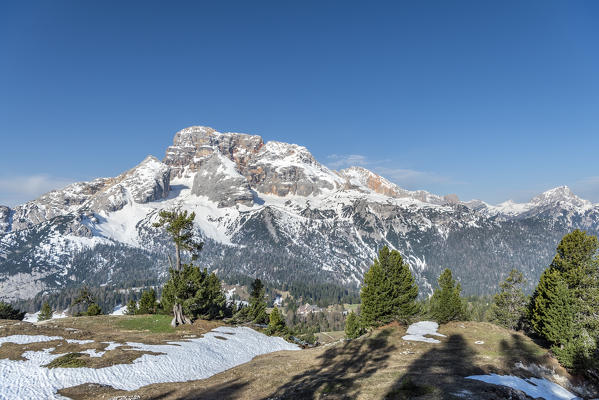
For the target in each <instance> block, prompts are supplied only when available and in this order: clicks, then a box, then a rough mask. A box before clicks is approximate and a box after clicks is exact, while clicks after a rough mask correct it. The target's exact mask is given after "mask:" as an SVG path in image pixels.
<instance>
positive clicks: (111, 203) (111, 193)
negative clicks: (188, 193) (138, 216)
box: [85, 156, 170, 212]
mask: <svg viewBox="0 0 599 400" xmlns="http://www.w3.org/2000/svg"><path fill="white" fill-rule="evenodd" d="M110 183H111V185H110V186H109V187H107V188H106V189H104V190H102V191H101V192H99V193H96V194H95V195H94V196H93V197H92V198H91V199H90V200H89V201H88V202H87V203H86V204H85V208H86V209H88V210H91V211H94V212H97V211H104V212H111V211H118V210H120V209H122V208H123V207H124V206H125V205H126V204H128V203H130V202H131V201H133V202H135V203H138V204H144V203H147V202H150V201H155V200H160V199H164V198H166V197H167V196H168V193H169V190H170V168H169V167H168V166H167V165H166V164H163V163H161V162H160V160H158V159H157V158H156V157H154V156H148V157H146V159H145V160H143V161H142V162H141V163H140V164H139V165H138V166H136V167H135V168H132V169H130V170H129V171H127V172H125V173H124V174H121V175H119V176H118V177H116V178H113V180H112V181H111V182H110Z"/></svg>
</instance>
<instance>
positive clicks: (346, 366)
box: [269, 330, 395, 399]
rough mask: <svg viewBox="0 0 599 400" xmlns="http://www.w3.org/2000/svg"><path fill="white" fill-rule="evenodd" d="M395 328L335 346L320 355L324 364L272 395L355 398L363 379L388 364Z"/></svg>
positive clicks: (279, 396)
mask: <svg viewBox="0 0 599 400" xmlns="http://www.w3.org/2000/svg"><path fill="white" fill-rule="evenodd" d="M390 333H391V330H383V331H381V332H379V333H378V334H377V335H376V336H374V337H371V338H368V339H364V340H353V341H348V342H345V344H344V345H343V346H342V347H332V348H330V349H328V350H327V351H325V352H324V353H323V354H322V355H321V356H319V357H318V358H319V359H320V364H319V365H318V366H317V367H314V368H312V369H309V370H307V371H305V372H303V373H301V374H298V375H295V376H294V377H293V378H291V379H290V381H289V382H288V383H286V384H284V385H283V386H281V387H279V388H278V389H277V390H276V392H275V393H273V394H272V395H271V396H269V398H270V399H316V398H318V397H321V396H322V397H325V396H326V397H327V398H334V399H353V398H355V397H357V395H358V394H359V388H360V384H359V382H358V381H359V380H360V379H363V378H367V377H369V376H371V375H372V374H374V373H375V372H376V371H377V370H379V369H384V368H385V367H386V366H387V359H388V358H389V356H390V354H391V352H393V351H394V350H395V346H393V345H390V344H389V343H388V336H389V334H390Z"/></svg>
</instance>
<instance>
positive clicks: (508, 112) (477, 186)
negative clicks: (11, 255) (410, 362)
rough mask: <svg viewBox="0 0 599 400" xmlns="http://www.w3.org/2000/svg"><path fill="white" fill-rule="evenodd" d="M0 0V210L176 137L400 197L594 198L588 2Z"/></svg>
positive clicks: (122, 164) (128, 163)
mask: <svg viewBox="0 0 599 400" xmlns="http://www.w3.org/2000/svg"><path fill="white" fill-rule="evenodd" d="M372 3H373V2H356V3H354V2H348V1H326V2H322V1H318V2H308V1H306V2H293V3H292V2H281V1H273V2H261V1H256V2H247V1H242V2H151V1H139V2H120V1H114V2H109V1H103V2H80V1H73V2H63V1H52V2H48V1H40V2H35V1H32V2H12V3H9V2H2V4H1V5H0V51H1V53H0V54H1V56H0V135H1V137H0V148H1V149H2V156H1V157H0V204H9V205H14V204H16V203H19V202H22V201H25V200H28V199H30V198H33V197H36V196H37V195H38V194H40V192H43V191H45V190H49V189H51V188H54V187H60V186H62V185H64V184H66V183H68V182H71V181H76V180H84V179H91V178H94V177H98V176H114V175H117V174H119V173H121V172H122V171H124V170H126V169H128V168H131V167H133V166H134V165H136V164H137V163H138V162H140V161H141V160H142V159H143V158H144V157H145V156H146V155H147V154H153V155H156V156H158V157H159V158H162V157H163V155H164V150H165V148H166V147H167V146H168V145H169V144H170V143H171V142H172V136H173V134H174V133H175V132H176V131H177V130H179V129H181V128H184V127H186V126H189V125H208V126H211V127H213V128H215V129H217V130H220V131H237V132H247V133H254V134H260V135H262V136H263V137H264V139H265V140H280V141H286V142H292V143H298V144H301V145H304V146H306V147H307V148H308V149H310V151H311V152H312V153H313V154H314V156H315V157H316V158H317V159H318V160H319V161H321V162H323V163H325V164H327V165H329V166H332V167H345V166H347V165H350V164H354V165H362V166H365V167H366V168H369V169H372V170H374V171H376V172H379V173H381V174H383V175H384V176H386V177H388V178H390V179H391V180H393V181H395V182H396V183H398V184H400V185H401V186H403V187H406V188H408V189H426V190H429V191H432V192H434V193H438V194H447V193H457V194H458V195H459V196H460V198H462V199H472V198H480V199H483V200H485V201H489V202H491V203H498V202H501V201H504V200H507V199H510V198H511V199H514V200H517V201H522V200H528V199H529V198H530V197H532V196H533V195H534V194H536V193H539V192H541V191H543V190H546V189H549V188H551V187H555V186H559V185H569V186H570V187H571V188H572V189H573V190H574V191H575V192H576V193H577V194H579V195H581V196H583V197H585V198H588V199H590V200H593V201H595V202H599V161H598V160H597V154H598V149H599V24H598V23H597V21H599V2H596V1H562V2H553V1H524V2H523V1H513V2H510V1H502V2H487V1H483V2H481V1H454V2H450V1H436V2H435V1H422V2H416V1H414V2H388V3H384V2H378V3H374V4H372Z"/></svg>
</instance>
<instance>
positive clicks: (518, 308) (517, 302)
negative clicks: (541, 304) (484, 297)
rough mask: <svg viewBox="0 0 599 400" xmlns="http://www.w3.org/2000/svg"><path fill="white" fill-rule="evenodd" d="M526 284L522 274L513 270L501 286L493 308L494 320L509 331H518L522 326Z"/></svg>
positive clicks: (525, 303)
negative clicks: (524, 287)
mask: <svg viewBox="0 0 599 400" xmlns="http://www.w3.org/2000/svg"><path fill="white" fill-rule="evenodd" d="M525 283H526V280H525V279H524V275H522V272H520V271H518V270H516V269H512V270H511V271H510V274H509V275H508V277H507V278H506V279H505V280H504V281H503V282H502V283H501V284H500V285H499V288H500V292H499V293H498V294H496V295H495V297H494V299H493V306H492V310H491V313H492V319H493V321H495V322H497V323H498V324H499V325H501V326H503V327H505V328H507V329H516V328H518V327H519V326H520V325H521V324H522V320H523V317H524V315H525V312H526V305H527V304H528V303H527V298H526V296H525V295H524V291H523V286H524V284H525Z"/></svg>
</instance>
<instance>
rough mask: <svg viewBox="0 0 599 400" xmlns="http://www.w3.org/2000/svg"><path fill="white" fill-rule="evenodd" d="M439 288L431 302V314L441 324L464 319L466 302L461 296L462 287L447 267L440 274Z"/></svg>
mask: <svg viewBox="0 0 599 400" xmlns="http://www.w3.org/2000/svg"><path fill="white" fill-rule="evenodd" d="M438 283H439V288H437V289H435V291H434V293H433V297H432V298H431V302H430V314H431V316H432V317H433V318H434V319H435V320H436V321H437V322H439V323H440V324H445V323H447V322H449V321H455V320H460V319H464V317H465V310H464V303H463V301H462V298H461V297H460V293H461V291H462V287H461V285H460V284H459V283H456V281H455V280H454V279H453V276H452V274H451V270H450V269H449V268H446V269H445V270H444V271H443V272H442V273H441V275H440V276H439V281H438Z"/></svg>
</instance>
